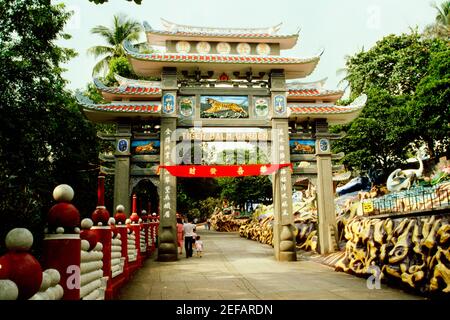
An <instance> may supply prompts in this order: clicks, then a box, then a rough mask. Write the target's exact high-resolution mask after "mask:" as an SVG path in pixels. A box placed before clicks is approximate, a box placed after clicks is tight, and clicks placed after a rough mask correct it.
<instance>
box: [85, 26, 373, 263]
mask: <svg viewBox="0 0 450 320" xmlns="http://www.w3.org/2000/svg"><path fill="white" fill-rule="evenodd" d="M163 25H164V27H165V28H166V30H154V29H152V28H151V27H150V26H149V25H148V24H147V23H144V26H145V29H146V35H147V41H148V44H149V45H159V46H161V45H162V46H165V47H166V52H165V53H150V54H148V53H140V52H139V51H138V50H137V49H136V48H134V47H133V46H132V45H131V44H130V43H125V44H124V49H125V52H126V54H127V57H128V59H129V61H130V63H131V66H132V68H133V70H134V72H135V73H136V74H137V75H138V76H143V77H156V78H160V80H159V81H144V80H133V79H126V78H123V77H121V76H119V75H117V76H116V80H117V82H118V84H119V85H118V86H116V87H107V86H105V85H104V84H103V83H102V82H101V81H100V80H98V79H94V83H95V84H96V86H97V88H98V90H99V91H100V92H101V93H102V95H103V97H104V99H105V100H106V101H107V102H108V103H106V104H94V103H93V102H92V101H90V100H89V99H87V98H86V97H84V96H78V100H79V103H80V104H81V105H82V106H83V111H84V113H85V114H86V116H87V117H88V118H89V119H90V120H92V121H94V122H102V123H115V124H116V133H115V134H109V135H106V134H102V133H99V137H101V138H103V139H106V140H110V141H111V142H112V143H113V144H114V146H115V152H114V154H112V155H111V154H110V155H102V156H101V160H102V161H104V165H103V166H102V172H103V173H106V174H114V175H115V186H114V204H115V205H118V204H123V205H125V208H126V210H127V212H130V197H129V190H130V181H133V179H134V180H136V179H139V177H142V176H145V177H148V178H149V179H150V180H153V181H155V180H158V181H159V184H158V183H154V184H155V185H157V186H158V190H159V199H160V230H159V240H160V241H159V247H158V258H159V260H161V261H174V260H177V245H176V181H177V178H176V175H177V172H178V175H179V173H180V172H184V174H185V175H187V176H189V175H192V176H198V174H199V172H203V173H205V170H210V171H209V174H212V172H214V170H216V173H218V172H219V171H218V170H236V172H238V170H239V166H237V167H223V166H221V167H206V166H205V164H204V163H203V162H202V160H201V157H200V160H199V161H196V160H195V146H196V145H200V144H201V143H202V141H212V140H214V141H228V142H231V141H234V142H238V141H248V142H251V141H253V142H254V141H256V142H264V141H265V142H266V143H267V142H269V143H270V149H271V158H270V159H269V163H266V164H265V165H266V166H265V168H263V167H262V166H259V167H253V168H250V167H245V166H243V167H242V166H241V170H242V171H243V173H242V174H244V173H245V172H246V171H247V170H260V173H261V172H262V171H261V170H263V171H264V170H267V169H268V168H271V169H274V168H275V169H276V170H274V171H273V173H272V174H273V179H272V181H273V198H274V208H275V210H274V211H275V223H274V239H275V241H274V247H275V248H274V253H275V257H276V259H277V260H282V261H293V260H296V254H295V242H294V237H293V225H292V222H293V217H292V201H291V200H292V195H291V193H292V184H291V175H292V174H293V175H295V176H296V177H297V176H307V177H313V179H314V180H315V181H317V200H318V203H317V204H318V220H319V250H320V251H321V252H322V253H326V252H331V251H333V250H334V247H333V243H334V242H333V241H332V236H331V235H332V233H333V230H334V229H335V228H336V222H335V212H334V202H333V199H334V194H333V183H332V175H333V170H338V169H340V168H339V167H336V166H332V159H335V158H338V157H339V155H332V153H331V147H330V140H332V139H338V138H339V137H340V136H339V135H334V134H331V133H330V132H329V131H328V126H329V124H342V123H347V122H349V121H351V120H352V119H354V118H355V117H357V116H358V114H359V112H360V111H361V109H362V108H363V106H364V104H365V96H361V97H359V98H357V99H356V100H355V101H354V102H353V103H352V104H351V105H350V106H337V105H335V102H336V101H337V100H338V99H339V98H340V97H341V96H342V94H343V92H342V91H337V90H327V89H325V88H324V82H325V79H324V80H320V81H316V82H310V83H300V82H297V81H294V82H292V81H289V80H291V79H298V78H303V77H306V76H308V75H309V74H311V73H312V72H313V70H314V68H315V67H316V65H317V63H318V62H319V60H320V56H321V53H320V54H318V55H316V56H313V57H310V58H289V57H282V56H280V51H281V50H284V49H290V48H292V47H293V46H294V45H295V44H296V42H297V39H298V34H290V35H279V34H278V30H279V28H280V25H277V26H274V27H268V28H258V29H255V28H199V27H192V26H185V25H178V24H175V23H171V22H168V21H166V20H163ZM287 80H288V81H287ZM203 128H223V129H224V130H223V132H218V133H217V132H216V133H215V134H214V135H211V133H208V132H206V131H207V130H203ZM226 128H235V129H238V130H235V132H234V133H233V134H231V133H226V132H225V131H226V130H225V129H226ZM192 129H194V130H192ZM247 129H248V130H250V131H248V130H247ZM246 130H247V131H246ZM251 130H254V131H251ZM236 131H237V132H236ZM180 141H184V142H187V141H188V143H189V145H190V146H192V145H194V151H193V152H194V161H193V163H192V164H186V162H185V161H184V162H183V157H184V155H186V152H184V153H183V151H181V156H180V149H179V148H180V144H183V143H182V142H180ZM108 163H109V165H108ZM181 163H184V165H182V166H179V165H180V164H181ZM175 166H177V167H175ZM291 168H292V169H291ZM211 169H214V170H212V171H211ZM206 173H207V174H208V172H206Z"/></svg>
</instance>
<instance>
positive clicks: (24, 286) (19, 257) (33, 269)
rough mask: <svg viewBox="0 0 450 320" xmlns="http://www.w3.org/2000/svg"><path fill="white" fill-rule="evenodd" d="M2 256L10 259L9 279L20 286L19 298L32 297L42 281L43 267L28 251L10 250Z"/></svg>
mask: <svg viewBox="0 0 450 320" xmlns="http://www.w3.org/2000/svg"><path fill="white" fill-rule="evenodd" d="M2 258H4V259H6V260H8V263H9V265H10V266H14V268H10V269H9V272H8V273H9V274H8V279H10V280H12V281H13V282H14V283H15V284H16V285H17V287H18V288H19V297H18V299H21V300H25V299H29V298H31V297H32V296H33V295H34V294H35V293H36V292H38V291H39V288H40V286H41V283H42V268H41V265H40V264H39V262H38V261H37V260H36V259H35V258H34V257H33V256H32V255H31V254H29V253H28V252H8V253H6V254H5V255H4V256H3V257H2Z"/></svg>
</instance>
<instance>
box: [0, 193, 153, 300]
mask: <svg viewBox="0 0 450 320" xmlns="http://www.w3.org/2000/svg"><path fill="white" fill-rule="evenodd" d="M53 196H54V198H55V200H56V201H58V203H57V204H56V205H54V206H53V207H52V208H51V209H50V211H49V215H48V228H47V229H46V235H45V238H44V244H43V246H44V247H43V250H42V252H43V254H42V258H41V259H40V261H38V260H37V259H36V258H35V257H33V255H31V254H30V253H29V252H28V251H29V250H30V249H31V247H32V244H33V235H32V234H31V232H30V231H28V230H27V229H23V228H17V229H13V230H11V231H10V232H9V233H8V235H7V236H6V241H5V242H6V247H7V249H8V250H9V251H8V252H7V253H6V254H5V255H3V256H1V257H0V300H16V299H21V300H23V299H32V300H60V299H63V300H104V299H114V298H116V297H117V296H118V292H119V289H120V288H121V287H122V286H123V285H124V284H126V283H127V282H128V281H129V279H130V277H131V276H132V275H133V273H134V272H135V271H136V270H138V269H139V268H140V267H142V265H143V261H144V260H145V259H147V258H148V257H149V256H150V255H151V254H152V253H153V252H154V250H155V248H156V246H155V244H156V243H155V242H156V237H157V230H158V225H159V222H158V221H150V219H149V218H150V217H149V216H143V217H141V218H139V217H138V216H137V215H136V214H134V215H132V216H131V218H130V219H126V215H125V214H124V212H123V211H124V209H123V206H118V208H117V213H116V214H115V218H111V217H110V216H109V213H108V212H107V211H106V209H105V208H104V207H100V208H99V207H97V209H96V211H95V212H94V213H93V215H92V220H91V219H83V221H81V224H80V216H79V213H78V210H77V209H76V208H75V207H74V206H73V205H72V204H70V201H71V200H72V198H73V190H72V188H70V187H69V186H67V185H60V186H58V187H57V188H55V191H54V193H53ZM155 220H156V219H155ZM80 227H81V229H80ZM17 266H20V267H17ZM43 270H45V271H43Z"/></svg>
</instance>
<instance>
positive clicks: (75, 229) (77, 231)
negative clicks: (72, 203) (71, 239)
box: [73, 227, 81, 234]
mask: <svg viewBox="0 0 450 320" xmlns="http://www.w3.org/2000/svg"><path fill="white" fill-rule="evenodd" d="M73 232H75V233H76V234H78V233H80V232H81V230H80V228H78V227H75V228H74V229H73Z"/></svg>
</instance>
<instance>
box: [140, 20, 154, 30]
mask: <svg viewBox="0 0 450 320" xmlns="http://www.w3.org/2000/svg"><path fill="white" fill-rule="evenodd" d="M142 25H143V26H144V30H145V31H151V30H153V28H152V27H151V26H150V24H149V23H148V22H147V21H144V22H143V23H142Z"/></svg>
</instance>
